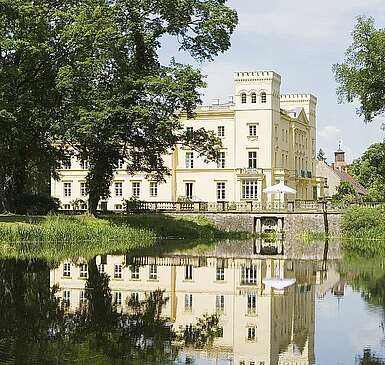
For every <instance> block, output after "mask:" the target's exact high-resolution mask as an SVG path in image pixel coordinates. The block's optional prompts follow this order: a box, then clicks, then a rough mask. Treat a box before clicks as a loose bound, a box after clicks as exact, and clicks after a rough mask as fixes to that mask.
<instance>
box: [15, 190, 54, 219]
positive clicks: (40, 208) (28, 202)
mask: <svg viewBox="0 0 385 365" xmlns="http://www.w3.org/2000/svg"><path fill="white" fill-rule="evenodd" d="M59 206H60V202H59V199H56V198H53V197H51V196H50V195H47V194H35V193H24V194H21V195H20V196H19V197H18V198H17V199H16V213H18V214H31V215H44V214H47V213H51V212H56V211H57V210H58V209H59Z"/></svg>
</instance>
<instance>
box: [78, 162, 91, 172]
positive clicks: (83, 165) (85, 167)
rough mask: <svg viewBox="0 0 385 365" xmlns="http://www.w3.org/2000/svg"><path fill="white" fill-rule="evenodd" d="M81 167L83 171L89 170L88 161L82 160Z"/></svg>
mask: <svg viewBox="0 0 385 365" xmlns="http://www.w3.org/2000/svg"><path fill="white" fill-rule="evenodd" d="M79 165H80V169H81V170H88V169H89V167H90V164H89V162H88V160H80V161H79Z"/></svg>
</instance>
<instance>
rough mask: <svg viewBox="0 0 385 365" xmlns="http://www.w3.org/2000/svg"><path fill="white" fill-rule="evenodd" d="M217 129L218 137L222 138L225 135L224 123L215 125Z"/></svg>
mask: <svg viewBox="0 0 385 365" xmlns="http://www.w3.org/2000/svg"><path fill="white" fill-rule="evenodd" d="M217 130H218V133H217V134H218V137H221V138H223V137H224V136H225V126H224V125H219V126H218V127H217Z"/></svg>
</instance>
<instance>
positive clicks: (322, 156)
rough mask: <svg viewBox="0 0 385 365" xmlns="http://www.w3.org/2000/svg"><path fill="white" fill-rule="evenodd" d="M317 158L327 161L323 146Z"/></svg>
mask: <svg viewBox="0 0 385 365" xmlns="http://www.w3.org/2000/svg"><path fill="white" fill-rule="evenodd" d="M317 160H318V161H324V162H325V161H326V157H325V152H324V150H323V149H322V148H320V149H319V151H318V154H317Z"/></svg>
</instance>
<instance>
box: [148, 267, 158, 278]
mask: <svg viewBox="0 0 385 365" xmlns="http://www.w3.org/2000/svg"><path fill="white" fill-rule="evenodd" d="M148 277H149V279H150V280H156V279H158V268H157V266H156V265H150V273H149V276H148Z"/></svg>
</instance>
